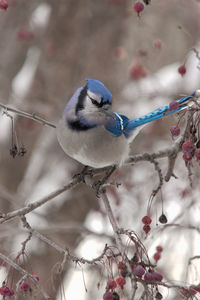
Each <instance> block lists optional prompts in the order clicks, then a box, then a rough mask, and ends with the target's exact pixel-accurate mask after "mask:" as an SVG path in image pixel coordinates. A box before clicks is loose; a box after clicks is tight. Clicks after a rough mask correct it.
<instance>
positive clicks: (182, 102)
mask: <svg viewBox="0 0 200 300" xmlns="http://www.w3.org/2000/svg"><path fill="white" fill-rule="evenodd" d="M194 95H195V92H194V93H192V94H191V95H190V96H187V97H183V98H181V99H178V100H176V102H178V103H179V107H178V108H177V109H176V110H169V104H168V105H165V106H162V107H160V108H158V109H155V110H154V111H152V112H150V113H148V114H146V115H144V116H142V117H140V118H137V119H134V120H130V121H129V122H128V124H127V126H126V128H125V132H126V134H127V135H129V133H130V132H131V131H132V130H134V129H135V128H136V127H138V126H141V125H143V124H146V123H149V122H151V121H154V120H157V119H160V118H162V117H164V116H168V115H171V114H173V113H176V112H178V111H180V110H181V109H183V108H184V107H186V106H187V105H188V100H190V99H191V98H192V97H193V96H194Z"/></svg>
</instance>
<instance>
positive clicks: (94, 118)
mask: <svg viewBox="0 0 200 300" xmlns="http://www.w3.org/2000/svg"><path fill="white" fill-rule="evenodd" d="M86 80H87V84H86V85H85V86H84V87H83V88H82V90H81V92H80V94H79V97H78V102H77V105H76V114H77V115H78V117H79V118H80V119H81V120H83V121H84V122H85V121H87V122H88V123H90V122H91V123H97V124H101V123H104V122H105V121H106V120H107V119H109V118H115V115H114V113H113V112H112V111H111V105H112V94H111V93H110V91H109V90H108V88H107V87H106V86H105V85H104V84H103V83H101V82H100V81H99V80H96V79H86Z"/></svg>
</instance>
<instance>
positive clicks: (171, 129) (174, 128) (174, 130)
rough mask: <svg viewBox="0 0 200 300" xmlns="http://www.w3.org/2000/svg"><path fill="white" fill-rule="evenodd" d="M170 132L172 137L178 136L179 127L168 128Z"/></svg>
mask: <svg viewBox="0 0 200 300" xmlns="http://www.w3.org/2000/svg"><path fill="white" fill-rule="evenodd" d="M170 132H171V134H172V135H173V136H179V134H180V132H181V130H180V127H179V126H178V125H174V126H172V127H171V128H170Z"/></svg>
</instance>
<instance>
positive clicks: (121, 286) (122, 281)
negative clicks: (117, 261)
mask: <svg viewBox="0 0 200 300" xmlns="http://www.w3.org/2000/svg"><path fill="white" fill-rule="evenodd" d="M116 282H117V284H118V285H119V286H120V288H121V289H122V288H123V286H124V285H125V284H126V280H125V279H124V278H123V277H118V278H117V279H116Z"/></svg>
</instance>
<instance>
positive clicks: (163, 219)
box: [158, 214, 167, 224]
mask: <svg viewBox="0 0 200 300" xmlns="http://www.w3.org/2000/svg"><path fill="white" fill-rule="evenodd" d="M158 220H159V222H160V223H161V224H166V223H167V217H166V216H165V214H162V215H161V216H160V217H159V219H158Z"/></svg>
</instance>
